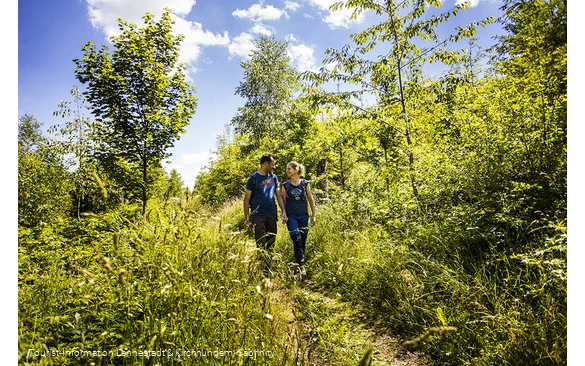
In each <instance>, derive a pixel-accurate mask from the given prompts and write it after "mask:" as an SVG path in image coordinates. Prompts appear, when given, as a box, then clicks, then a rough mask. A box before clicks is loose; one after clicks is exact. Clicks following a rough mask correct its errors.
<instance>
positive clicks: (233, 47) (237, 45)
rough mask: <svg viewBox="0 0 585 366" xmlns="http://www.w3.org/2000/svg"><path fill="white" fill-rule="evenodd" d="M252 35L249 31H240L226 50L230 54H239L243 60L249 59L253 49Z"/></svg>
mask: <svg viewBox="0 0 585 366" xmlns="http://www.w3.org/2000/svg"><path fill="white" fill-rule="evenodd" d="M252 41H254V36H253V35H251V34H250V33H246V32H242V33H240V35H238V36H237V37H235V38H234V39H233V40H232V42H231V43H230V45H229V46H228V50H229V52H230V55H231V56H239V57H240V58H242V59H244V60H249V59H250V55H251V53H252V50H253V49H254V43H252Z"/></svg>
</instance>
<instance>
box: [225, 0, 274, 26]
mask: <svg viewBox="0 0 585 366" xmlns="http://www.w3.org/2000/svg"><path fill="white" fill-rule="evenodd" d="M232 15H233V16H235V17H237V18H243V19H249V20H252V21H255V22H261V21H264V20H278V19H280V17H281V16H283V15H284V16H286V12H284V11H283V10H280V9H277V8H275V7H274V6H272V5H268V6H263V4H262V2H261V3H260V4H254V5H252V6H251V7H250V8H248V9H246V10H242V9H236V10H235V11H234V12H233V13H232Z"/></svg>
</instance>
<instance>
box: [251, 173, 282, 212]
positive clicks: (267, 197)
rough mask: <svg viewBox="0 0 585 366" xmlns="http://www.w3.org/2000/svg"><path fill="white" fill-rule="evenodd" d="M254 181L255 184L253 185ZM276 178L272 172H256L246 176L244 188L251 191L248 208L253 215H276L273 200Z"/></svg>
mask: <svg viewBox="0 0 585 366" xmlns="http://www.w3.org/2000/svg"><path fill="white" fill-rule="evenodd" d="M254 181H255V182H256V186H254ZM277 187H278V178H276V175H274V174H272V173H268V175H260V173H258V172H256V173H254V174H252V176H251V177H250V178H248V182H247V183H246V189H247V190H250V191H252V198H251V199H250V209H252V215H253V216H274V215H276V203H275V202H274V198H275V194H276V193H275V192H276V188H277Z"/></svg>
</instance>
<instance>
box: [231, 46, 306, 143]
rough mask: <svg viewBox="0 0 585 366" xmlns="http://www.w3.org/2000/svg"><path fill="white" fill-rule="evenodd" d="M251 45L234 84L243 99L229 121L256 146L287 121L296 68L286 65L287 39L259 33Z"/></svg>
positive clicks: (287, 62)
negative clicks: (281, 39) (247, 59)
mask: <svg viewBox="0 0 585 366" xmlns="http://www.w3.org/2000/svg"><path fill="white" fill-rule="evenodd" d="M254 46H255V49H254V51H253V52H252V57H251V59H250V61H246V62H244V61H242V62H241V66H242V68H243V69H244V80H243V81H241V82H240V84H239V85H238V86H237V87H236V94H238V95H240V96H241V97H243V98H245V99H246V103H245V105H244V106H243V107H240V108H238V113H237V114H236V116H235V117H234V118H233V119H232V121H231V124H232V125H233V126H234V128H235V132H237V133H241V134H245V135H248V136H249V138H250V143H251V145H252V146H253V147H258V146H259V145H260V143H261V141H262V139H263V138H264V137H267V136H268V134H269V133H275V134H276V131H284V130H285V129H286V128H285V127H286V126H288V125H289V118H288V117H289V114H290V111H291V109H292V108H293V104H292V102H293V92H294V88H295V79H296V72H295V70H294V69H293V68H292V67H291V66H290V65H289V62H290V57H289V56H288V54H287V48H288V43H287V42H281V41H277V40H276V39H275V38H274V37H267V36H260V38H258V39H257V40H255V41H254Z"/></svg>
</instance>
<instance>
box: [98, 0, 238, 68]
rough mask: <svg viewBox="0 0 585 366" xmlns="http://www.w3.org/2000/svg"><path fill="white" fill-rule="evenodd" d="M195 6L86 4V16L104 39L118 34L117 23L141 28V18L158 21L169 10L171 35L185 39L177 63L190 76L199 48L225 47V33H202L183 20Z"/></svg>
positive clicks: (105, 0) (138, 0)
mask: <svg viewBox="0 0 585 366" xmlns="http://www.w3.org/2000/svg"><path fill="white" fill-rule="evenodd" d="M194 5H195V0H167V1H165V2H164V3H161V2H160V1H159V0H87V8H88V16H89V20H90V22H91V24H92V25H93V27H94V28H96V29H101V30H102V31H103V32H104V34H105V35H106V38H107V39H109V38H110V37H111V36H117V35H119V34H120V30H119V28H118V23H117V21H116V20H117V19H118V18H124V19H125V20H127V21H129V22H133V23H136V24H137V25H138V27H142V26H143V25H144V21H143V20H142V16H143V15H144V14H145V13H146V12H149V13H152V14H153V15H154V17H155V19H160V17H161V15H162V13H163V11H164V7H168V8H169V9H171V12H172V18H173V20H174V21H175V24H174V25H173V33H174V34H183V35H184V36H185V38H184V40H183V43H182V44H181V52H180V55H179V61H181V62H184V63H185V64H187V65H188V66H189V70H190V71H191V72H194V71H196V68H195V63H196V62H197V60H198V58H199V56H200V55H201V47H205V46H223V47H227V46H228V45H229V42H230V39H229V36H228V32H227V31H224V32H223V34H218V33H213V32H210V31H208V30H203V26H202V25H201V23H198V22H192V21H189V20H186V19H185V16H186V15H187V14H189V13H190V12H191V9H192V8H193V6H194Z"/></svg>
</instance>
